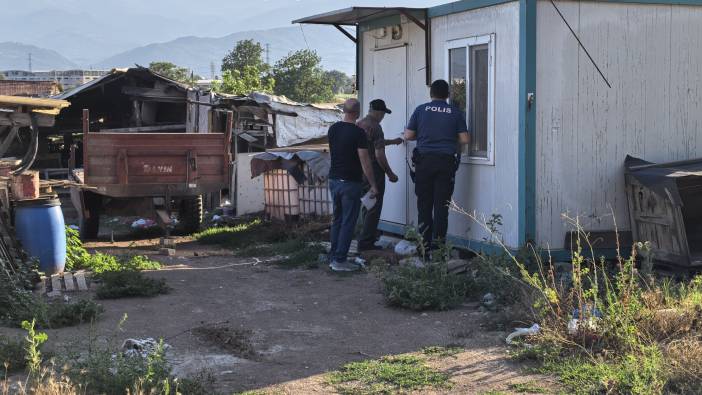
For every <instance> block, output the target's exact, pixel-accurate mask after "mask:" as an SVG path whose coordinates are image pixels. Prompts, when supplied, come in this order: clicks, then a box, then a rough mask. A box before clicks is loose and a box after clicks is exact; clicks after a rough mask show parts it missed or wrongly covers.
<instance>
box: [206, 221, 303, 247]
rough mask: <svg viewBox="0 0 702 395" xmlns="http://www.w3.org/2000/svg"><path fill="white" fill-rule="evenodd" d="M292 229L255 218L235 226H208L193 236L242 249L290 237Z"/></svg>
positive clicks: (211, 242)
mask: <svg viewBox="0 0 702 395" xmlns="http://www.w3.org/2000/svg"><path fill="white" fill-rule="evenodd" d="M290 231H291V229H289V228H288V229H286V228H285V227H282V226H277V225H276V224H273V223H271V222H264V221H262V220H260V219H255V220H253V221H250V222H245V223H242V224H238V225H234V226H222V227H214V228H208V229H205V230H203V231H202V232H198V233H195V234H194V235H193V237H195V240H197V241H198V242H200V243H202V244H209V245H221V246H223V247H226V248H231V249H240V248H250V247H251V246H255V245H259V244H265V243H276V242H280V241H284V240H286V239H288V238H289V237H290Z"/></svg>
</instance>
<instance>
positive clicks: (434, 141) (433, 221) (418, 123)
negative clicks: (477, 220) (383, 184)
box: [405, 80, 470, 249]
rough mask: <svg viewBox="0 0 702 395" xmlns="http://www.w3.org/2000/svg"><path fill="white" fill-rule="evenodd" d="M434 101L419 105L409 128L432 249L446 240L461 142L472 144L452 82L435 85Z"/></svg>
mask: <svg viewBox="0 0 702 395" xmlns="http://www.w3.org/2000/svg"><path fill="white" fill-rule="evenodd" d="M430 95H431V101H430V102H429V103H425V104H422V105H420V106H419V107H417V109H416V110H414V113H413V114H412V117H411V118H410V120H409V123H408V124H407V128H406V129H405V139H406V140H416V141H417V148H415V150H414V153H413V157H412V160H413V162H414V164H415V170H416V176H415V194H416V195H417V210H418V212H419V218H418V223H419V231H420V233H421V234H422V237H423V239H424V243H425V245H426V246H427V247H428V248H429V249H432V248H434V247H436V244H438V243H441V242H443V241H445V239H446V232H447V229H448V205H449V203H450V201H451V195H453V187H454V183H455V179H456V171H457V170H458V165H459V164H460V156H459V152H460V151H459V148H460V145H459V143H460V144H469V143H470V134H469V133H468V127H467V126H466V120H465V117H464V116H463V113H462V111H461V110H460V109H459V108H458V107H456V106H453V105H451V104H448V103H447V99H448V97H449V85H448V82H446V81H444V80H437V81H434V82H433V83H432V84H431V89H430Z"/></svg>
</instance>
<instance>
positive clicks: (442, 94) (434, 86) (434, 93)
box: [429, 80, 449, 100]
mask: <svg viewBox="0 0 702 395" xmlns="http://www.w3.org/2000/svg"><path fill="white" fill-rule="evenodd" d="M429 96H431V97H433V98H434V99H441V100H446V99H448V97H449V84H448V82H446V81H444V80H436V81H434V82H432V83H431V89H429Z"/></svg>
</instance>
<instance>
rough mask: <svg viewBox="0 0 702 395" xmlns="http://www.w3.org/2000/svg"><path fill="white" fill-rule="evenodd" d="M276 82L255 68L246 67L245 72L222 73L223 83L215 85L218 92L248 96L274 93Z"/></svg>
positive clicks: (226, 71)
mask: <svg viewBox="0 0 702 395" xmlns="http://www.w3.org/2000/svg"><path fill="white" fill-rule="evenodd" d="M274 86H275V81H274V80H273V77H271V76H269V75H266V76H262V75H261V73H260V71H259V70H258V69H257V68H256V67H254V66H245V67H244V71H243V72H240V71H239V70H234V71H231V70H225V71H224V73H222V83H221V84H218V85H215V86H214V90H215V91H217V92H223V93H231V94H234V95H241V96H244V95H248V94H249V93H251V92H267V93H270V92H273V87H274Z"/></svg>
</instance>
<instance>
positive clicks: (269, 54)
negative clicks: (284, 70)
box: [266, 43, 271, 66]
mask: <svg viewBox="0 0 702 395" xmlns="http://www.w3.org/2000/svg"><path fill="white" fill-rule="evenodd" d="M266 64H267V65H269V66H270V65H271V45H270V44H268V43H266Z"/></svg>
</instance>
